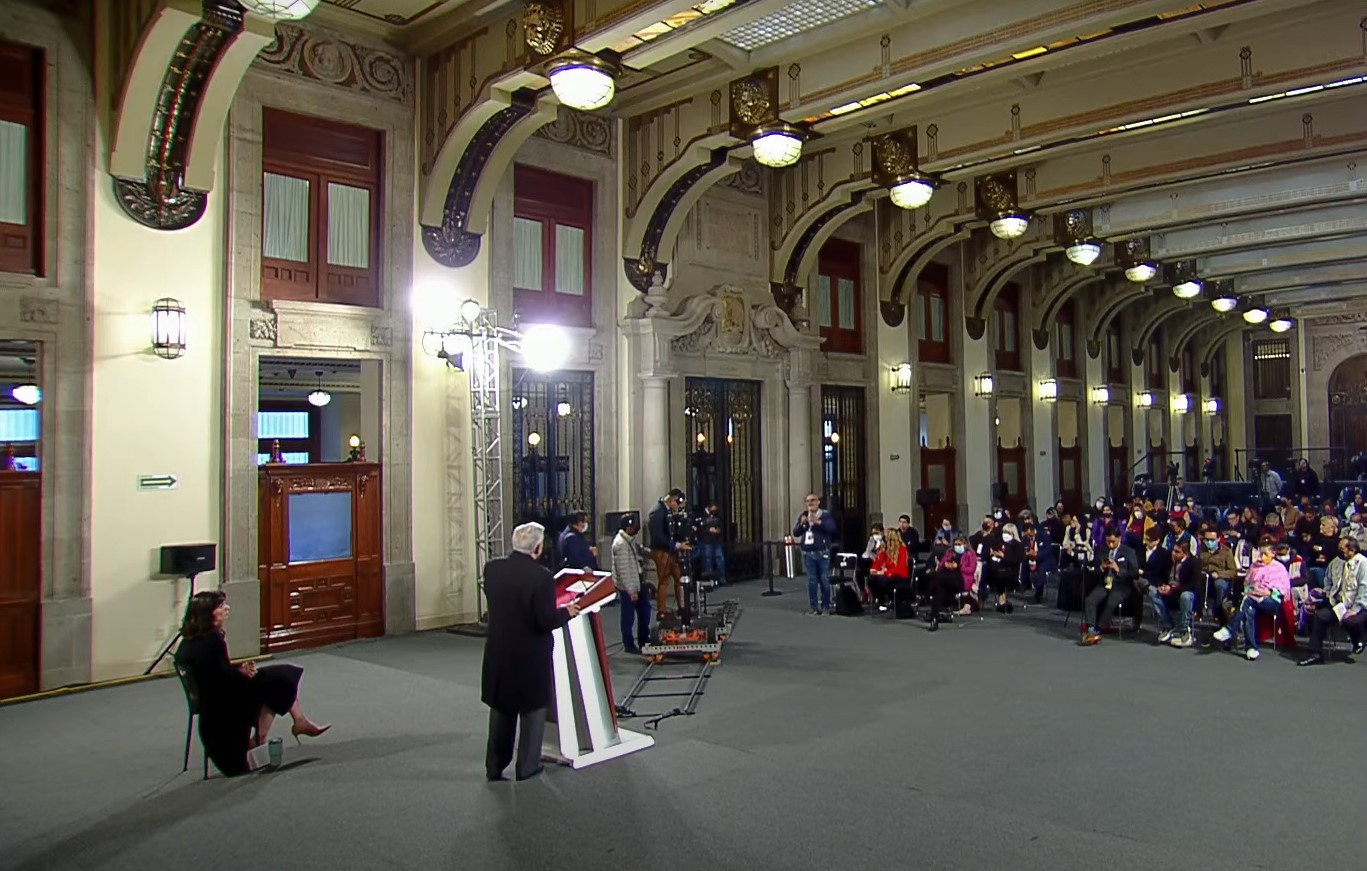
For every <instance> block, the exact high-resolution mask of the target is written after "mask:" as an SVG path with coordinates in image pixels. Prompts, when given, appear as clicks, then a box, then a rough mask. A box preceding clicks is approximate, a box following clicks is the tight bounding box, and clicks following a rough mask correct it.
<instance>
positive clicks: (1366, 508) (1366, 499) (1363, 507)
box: [1343, 487, 1367, 518]
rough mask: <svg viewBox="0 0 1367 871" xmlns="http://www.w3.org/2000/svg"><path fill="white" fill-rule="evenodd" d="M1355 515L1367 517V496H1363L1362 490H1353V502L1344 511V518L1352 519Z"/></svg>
mask: <svg viewBox="0 0 1367 871" xmlns="http://www.w3.org/2000/svg"><path fill="white" fill-rule="evenodd" d="M1354 514H1363V515H1367V496H1363V495H1362V490H1360V489H1358V488H1356V487H1355V488H1353V501H1352V502H1350V503H1349V504H1348V505H1347V507H1345V508H1344V509H1343V516H1344V517H1349V518H1351V517H1352V516H1353V515H1354Z"/></svg>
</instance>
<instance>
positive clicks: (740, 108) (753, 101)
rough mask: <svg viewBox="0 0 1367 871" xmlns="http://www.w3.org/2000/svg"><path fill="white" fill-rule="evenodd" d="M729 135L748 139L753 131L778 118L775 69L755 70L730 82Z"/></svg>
mask: <svg viewBox="0 0 1367 871" xmlns="http://www.w3.org/2000/svg"><path fill="white" fill-rule="evenodd" d="M730 93H731V135H732V136H735V137H736V138H737V139H748V138H750V136H751V135H752V134H753V132H754V129H755V128H756V127H759V126H760V125H762V124H767V123H769V122H771V121H774V120H776V119H777V117H778V111H777V107H778V67H769V68H768V69H764V70H757V71H755V72H754V73H751V74H750V75H748V76H746V77H745V78H743V79H736V80H735V81H733V82H731V88H730Z"/></svg>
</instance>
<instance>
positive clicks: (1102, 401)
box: [1092, 384, 1111, 405]
mask: <svg viewBox="0 0 1367 871" xmlns="http://www.w3.org/2000/svg"><path fill="white" fill-rule="evenodd" d="M1092 404H1093V405H1110V404H1111V388H1109V387H1107V386H1106V385H1104V384H1103V385H1101V386H1100V387H1093V388H1092Z"/></svg>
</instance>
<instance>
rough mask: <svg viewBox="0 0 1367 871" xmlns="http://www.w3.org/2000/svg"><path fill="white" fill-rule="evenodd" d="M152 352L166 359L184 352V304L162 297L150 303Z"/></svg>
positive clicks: (174, 357) (173, 357)
mask: <svg viewBox="0 0 1367 871" xmlns="http://www.w3.org/2000/svg"><path fill="white" fill-rule="evenodd" d="M152 352H153V353H154V354H156V355H157V356H158V357H161V358H163V359H166V360H174V359H176V358H177V357H179V356H181V355H182V354H184V353H185V306H183V305H181V304H180V300H175V299H171V298H170V297H163V298H162V299H159V300H157V301H156V302H155V303H153V305H152Z"/></svg>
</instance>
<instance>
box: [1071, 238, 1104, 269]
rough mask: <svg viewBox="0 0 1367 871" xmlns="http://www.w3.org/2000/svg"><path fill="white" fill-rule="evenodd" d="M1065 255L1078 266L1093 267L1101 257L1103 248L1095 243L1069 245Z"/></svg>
mask: <svg viewBox="0 0 1367 871" xmlns="http://www.w3.org/2000/svg"><path fill="white" fill-rule="evenodd" d="M1063 253H1064V254H1065V255H1067V257H1068V259H1069V260H1071V261H1072V262H1074V263H1076V264H1077V265H1078V266H1091V265H1092V264H1093V263H1095V262H1096V259H1097V258H1098V257H1100V256H1101V246H1100V245H1098V244H1097V243H1095V242H1078V243H1076V244H1073V245H1069V246H1068V247H1067V248H1066V249H1065V250H1064V252H1063Z"/></svg>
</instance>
